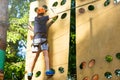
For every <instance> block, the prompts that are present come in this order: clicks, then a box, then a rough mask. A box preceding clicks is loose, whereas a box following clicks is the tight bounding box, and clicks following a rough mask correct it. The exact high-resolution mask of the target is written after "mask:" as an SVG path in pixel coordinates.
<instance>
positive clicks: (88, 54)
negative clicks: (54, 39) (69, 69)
mask: <svg viewBox="0 0 120 80" xmlns="http://www.w3.org/2000/svg"><path fill="white" fill-rule="evenodd" d="M117 2H119V0H76V6H77V8H76V52H77V55H76V58H77V63H76V64H77V80H109V79H110V80H120V77H119V76H120V42H119V41H120V37H119V36H120V4H119V3H117Z"/></svg>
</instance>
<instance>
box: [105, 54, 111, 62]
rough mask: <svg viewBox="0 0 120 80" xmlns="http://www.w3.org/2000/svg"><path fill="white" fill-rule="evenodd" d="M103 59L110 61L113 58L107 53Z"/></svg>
mask: <svg viewBox="0 0 120 80" xmlns="http://www.w3.org/2000/svg"><path fill="white" fill-rule="evenodd" d="M105 60H106V61H107V62H111V61H112V60H113V57H112V56H111V55H107V56H106V57H105Z"/></svg>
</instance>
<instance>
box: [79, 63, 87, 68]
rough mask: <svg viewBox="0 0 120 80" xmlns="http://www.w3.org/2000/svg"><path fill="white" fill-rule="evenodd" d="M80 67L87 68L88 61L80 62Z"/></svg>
mask: <svg viewBox="0 0 120 80" xmlns="http://www.w3.org/2000/svg"><path fill="white" fill-rule="evenodd" d="M79 68H80V69H84V68H86V62H85V61H84V62H82V63H81V64H80V66H79Z"/></svg>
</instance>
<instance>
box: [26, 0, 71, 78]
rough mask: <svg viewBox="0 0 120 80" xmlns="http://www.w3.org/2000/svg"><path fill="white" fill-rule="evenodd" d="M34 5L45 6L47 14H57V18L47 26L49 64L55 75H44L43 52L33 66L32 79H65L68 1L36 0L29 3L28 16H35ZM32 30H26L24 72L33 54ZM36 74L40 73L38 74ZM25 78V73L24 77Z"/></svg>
mask: <svg viewBox="0 0 120 80" xmlns="http://www.w3.org/2000/svg"><path fill="white" fill-rule="evenodd" d="M36 6H46V7H47V10H48V11H47V14H49V15H50V16H54V15H56V14H58V18H57V20H56V21H55V22H54V23H53V24H52V25H51V26H50V27H49V30H48V43H49V57H50V66H51V68H52V69H53V70H55V75H54V76H52V77H47V76H46V75H45V64H44V57H43V54H42V53H40V55H39V57H38V60H37V62H36V65H35V68H34V72H33V73H34V75H33V78H32V80H66V78H67V72H68V55H69V54H68V53H69V33H70V32H69V30H70V11H68V10H67V9H69V8H70V1H66V0H58V1H57V0H38V1H35V2H32V3H31V5H30V18H29V21H33V20H34V17H35V15H36V14H35V13H34V8H35V7H36ZM31 36H33V32H32V31H28V44H27V55H26V72H27V71H29V69H30V65H31V61H32V60H33V57H35V55H34V54H33V53H31V43H32V39H31ZM38 74H40V75H39V76H38ZM25 79H26V80H27V75H26V78H25Z"/></svg>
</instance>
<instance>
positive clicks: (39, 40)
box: [33, 38, 48, 50]
mask: <svg viewBox="0 0 120 80" xmlns="http://www.w3.org/2000/svg"><path fill="white" fill-rule="evenodd" d="M46 40H47V39H46V38H37V39H34V41H33V43H34V44H38V45H39V46H40V48H41V50H48V43H47V42H45V41H46ZM43 42H45V43H43ZM40 43H43V44H40Z"/></svg>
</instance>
